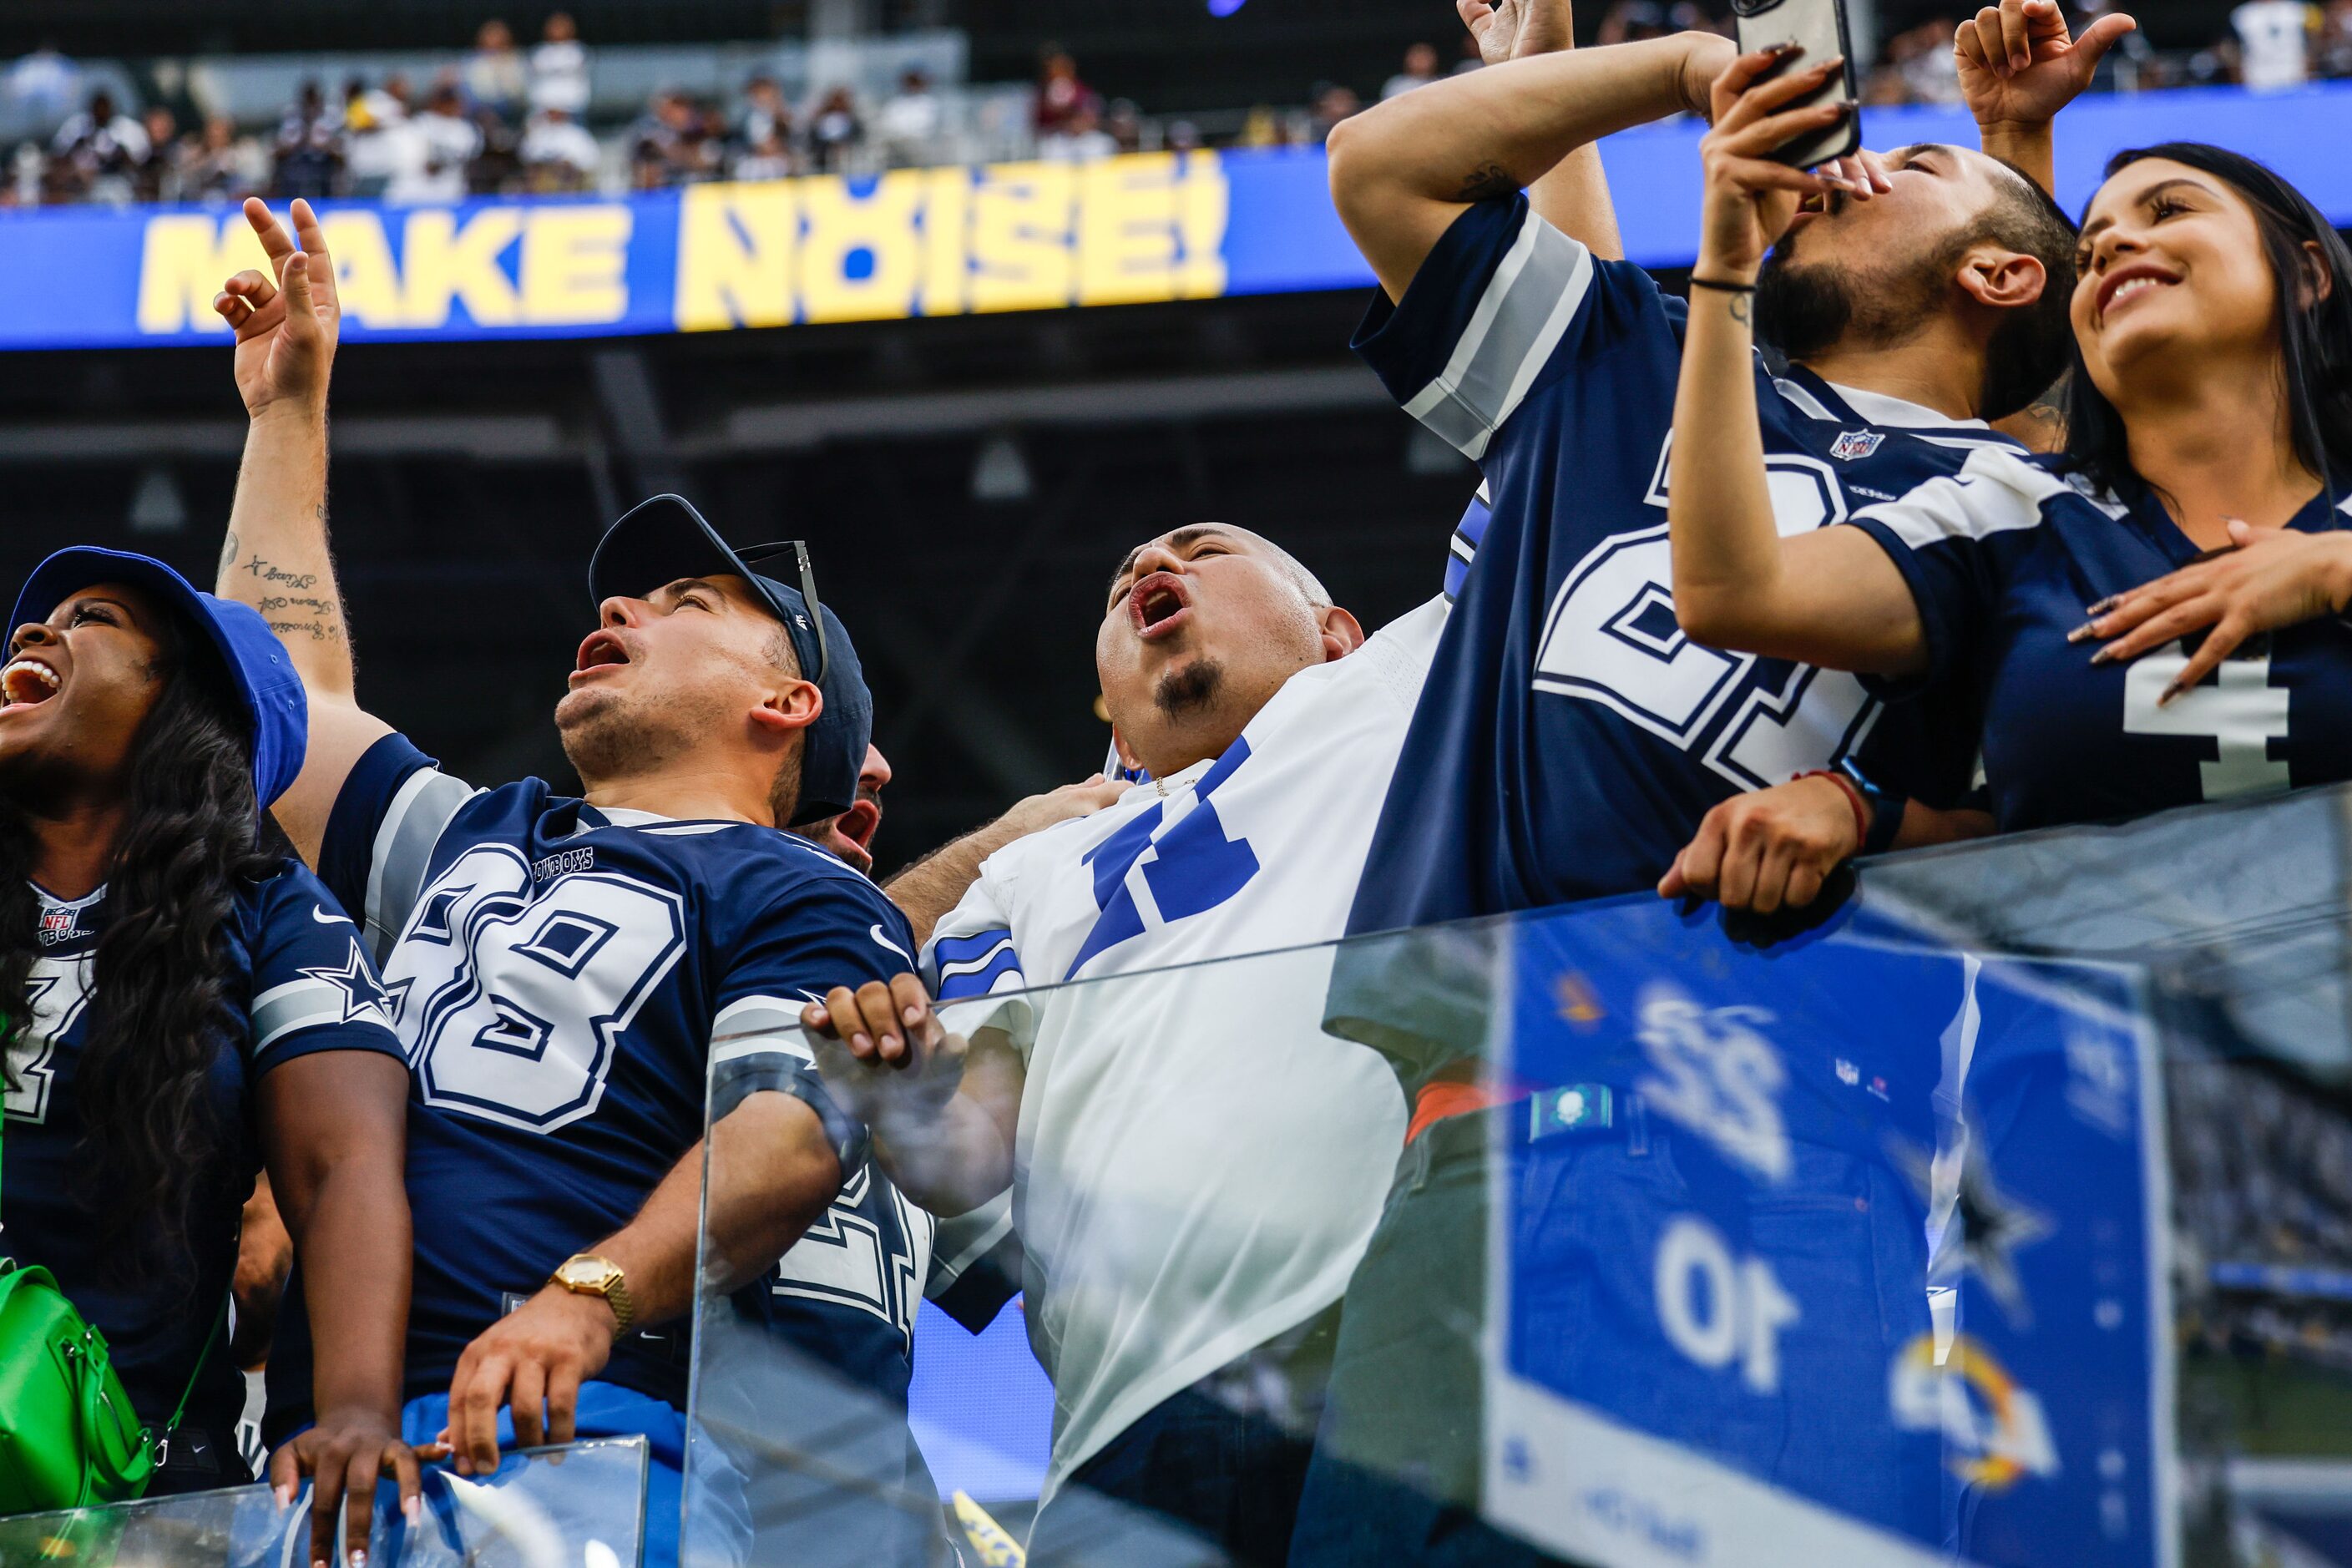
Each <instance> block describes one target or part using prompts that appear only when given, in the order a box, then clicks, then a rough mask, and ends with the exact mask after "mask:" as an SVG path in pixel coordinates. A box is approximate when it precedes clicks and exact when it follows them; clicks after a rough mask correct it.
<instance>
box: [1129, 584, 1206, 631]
mask: <svg viewBox="0 0 2352 1568" xmlns="http://www.w3.org/2000/svg"><path fill="white" fill-rule="evenodd" d="M1127 605H1128V611H1129V614H1130V615H1131V616H1134V617H1135V629H1136V631H1137V632H1138V633H1139V634H1140V635H1141V636H1142V637H1144V638H1145V640H1147V641H1149V640H1150V639H1151V638H1153V637H1165V636H1167V635H1169V634H1170V633H1171V632H1172V631H1174V630H1175V628H1176V627H1177V626H1180V625H1181V624H1182V621H1183V617H1184V615H1185V613H1186V612H1187V611H1188V610H1190V609H1191V608H1192V591H1191V590H1190V589H1188V588H1186V587H1185V586H1184V580H1183V579H1182V578H1181V577H1179V576H1177V575H1175V574H1173V573H1170V572H1154V573H1152V574H1150V576H1148V577H1146V578H1144V579H1143V580H1142V581H1140V582H1139V583H1137V584H1136V585H1135V586H1134V588H1133V589H1131V590H1130V591H1129V594H1128V595H1127Z"/></svg>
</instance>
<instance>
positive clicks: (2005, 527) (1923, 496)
mask: <svg viewBox="0 0 2352 1568" xmlns="http://www.w3.org/2000/svg"><path fill="white" fill-rule="evenodd" d="M2065 493H2067V490H2066V485H2065V484H2064V482H2063V481H2062V480H2060V479H2057V478H2056V477H2055V476H2054V475H2052V474H2050V473H2048V472H2047V471H2045V470H2043V469H2042V468H2035V467H2034V466H2033V465H2032V464H2030V463H2026V462H2022V461H2021V460H2019V459H2018V458H2016V457H2015V456H2014V455H2013V454H2011V453H2010V452H2008V451H2005V450H2003V449H2001V448H2000V447H1982V448H1979V450H1978V451H1976V452H1974V453H1971V454H1970V455H1969V460H1968V461H1967V463H1965V464H1964V465H1962V467H1961V468H1960V471H1959V473H1958V476H1952V475H1938V476H1937V477H1936V478H1935V479H1929V480H1927V482H1926V483H1924V484H1921V485H1918V486H1916V487H1915V488H1913V489H1911V490H1909V491H1907V492H1906V494H1905V495H1904V496H1903V498H1902V499H1901V500H1892V501H1882V502H1881V503H1879V504H1878V505H1876V506H1866V507H1864V508H1862V509H1861V510H1858V511H1856V512H1855V513H1854V514H1853V515H1854V517H1855V518H1856V519H1857V520H1859V519H1862V518H1869V519H1871V520H1873V521H1876V522H1879V523H1883V524H1884V525H1885V527H1887V528H1888V529H1890V530H1892V531H1894V534H1895V538H1897V539H1899V540H1901V541H1902V542H1904V543H1905V544H1906V545H1907V546H1909V547H1910V548H1911V549H1913V550H1924V549H1926V548H1927V546H1929V545H1931V544H1940V543H1944V542H1948V541H1952V540H1959V539H1967V540H1978V539H1985V538H1988V537H1990V536H1991V535H1993V534H1996V533H2007V532H2011V531H2014V530H2017V529H2021V528H2037V527H2039V526H2041V523H2042V503H2043V502H2044V501H2046V500H2051V499H2052V498H2053V497H2055V496H2060V495H2063V494H2065Z"/></svg>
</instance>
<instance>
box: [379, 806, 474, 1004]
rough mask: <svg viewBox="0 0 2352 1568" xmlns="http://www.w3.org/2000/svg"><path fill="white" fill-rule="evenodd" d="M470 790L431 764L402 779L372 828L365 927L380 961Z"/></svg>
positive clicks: (423, 887) (402, 923) (398, 930)
mask: <svg viewBox="0 0 2352 1568" xmlns="http://www.w3.org/2000/svg"><path fill="white" fill-rule="evenodd" d="M473 797H474V792H473V791H472V790H469V789H467V787H466V786H465V785H464V784H460V783H459V782H458V781H457V780H456V779H453V778H451V777H450V776H449V775H448V774H447V773H442V772H440V771H439V770H437V769H435V768H419V769H417V770H416V772H415V773H411V774H410V775H409V776H408V778H407V779H406V780H404V782H403V783H402V784H401V786H400V788H399V789H398V790H397V791H396V792H394V795H393V797H392V805H390V806H388V807H386V808H385V810H384V814H383V823H382V824H381V825H380V826H378V827H377V828H376V833H375V847H374V851H373V854H372V856H371V857H370V864H369V866H368V884H367V908H366V911H365V912H366V914H367V924H368V931H369V934H370V936H371V938H372V939H373V945H374V947H375V956H376V959H377V961H378V962H382V961H383V957H384V955H385V954H387V953H388V952H391V951H392V944H393V943H394V942H395V941H397V940H398V939H399V936H400V928H401V927H403V926H404V925H406V924H407V923H408V911H409V910H411V909H413V908H414V907H415V903H416V896H417V894H419V893H420V892H422V891H424V889H425V867H426V865H427V864H429V863H430V861H431V860H432V858H433V846H434V845H436V844H437V843H439V842H440V840H441V835H442V832H443V830H445V829H446V828H447V827H448V826H449V820H450V818H452V817H454V816H457V813H458V810H459V809H460V808H461V807H463V806H464V805H465V804H466V803H467V801H468V800H471V799H472V798H473Z"/></svg>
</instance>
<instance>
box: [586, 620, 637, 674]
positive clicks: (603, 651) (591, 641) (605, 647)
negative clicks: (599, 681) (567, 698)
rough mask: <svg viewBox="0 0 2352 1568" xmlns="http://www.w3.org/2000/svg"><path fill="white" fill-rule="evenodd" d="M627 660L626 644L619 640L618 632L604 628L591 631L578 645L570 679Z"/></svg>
mask: <svg viewBox="0 0 2352 1568" xmlns="http://www.w3.org/2000/svg"><path fill="white" fill-rule="evenodd" d="M628 662H629V649H628V645H627V644H625V643H624V642H623V641H622V640H621V637H620V634H619V633H617V632H614V631H611V630H606V629H600V630H597V631H593V632H590V633H589V634H588V639H587V640H586V641H585V642H583V643H582V644H581V645H580V658H579V662H578V663H577V664H576V665H574V666H573V668H572V679H574V680H577V679H580V678H581V677H582V676H583V675H587V674H590V673H592V672H593V671H595V670H599V669H605V668H611V667H613V666H614V665H625V664H627V663H628Z"/></svg>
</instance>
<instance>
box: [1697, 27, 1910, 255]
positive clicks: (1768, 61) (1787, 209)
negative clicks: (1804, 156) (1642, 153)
mask: <svg viewBox="0 0 2352 1568" xmlns="http://www.w3.org/2000/svg"><path fill="white" fill-rule="evenodd" d="M1788 54H1789V51H1788V50H1787V49H1786V48H1780V49H1763V50H1759V51H1758V52H1757V53H1755V54H1752V55H1742V56H1740V57H1739V58H1738V59H1735V60H1733V61H1732V62H1731V64H1730V65H1729V66H1727V67H1726V68H1724V71H1723V74H1722V75H1720V76H1718V77H1717V78H1716V79H1715V86H1714V88H1713V89H1712V93H1711V100H1712V106H1713V109H1714V111H1715V112H1714V115H1713V119H1714V121H1715V128H1714V129H1713V130H1711V131H1709V132H1707V133H1706V137H1705V138H1704V139H1702V140H1701V141H1700V142H1699V144H1698V149H1699V163H1700V165H1701V167H1702V168H1703V170H1704V171H1705V174H1706V195H1705V197H1704V202H1703V205H1702V206H1701V209H1700V220H1699V265H1698V267H1697V268H1696V275H1698V276H1703V277H1710V278H1716V279H1722V280H1725V281H1735V282H1746V281H1748V280H1750V279H1753V278H1754V277H1755V275H1756V270H1757V268H1759V267H1761V266H1762V265H1763V263H1764V253H1765V252H1766V251H1768V250H1769V249H1771V247H1772V242H1773V241H1775V240H1777V239H1779V238H1780V236H1781V235H1782V234H1783V233H1784V232H1785V231H1786V230H1787V229H1788V226H1789V225H1790V221H1791V220H1792V219H1794V217H1795V216H1796V213H1797V204H1798V203H1799V202H1800V201H1801V200H1803V199H1804V198H1806V197H1808V196H1822V197H1824V198H1826V197H1827V196H1828V195H1829V194H1830V193H1831V192H1832V191H1841V192H1843V193H1845V194H1846V195H1853V196H1856V197H1860V198H1864V199H1867V198H1868V196H1869V195H1871V193H1872V190H1873V184H1872V177H1871V176H1870V174H1868V173H1867V172H1865V173H1864V174H1854V173H1852V172H1850V167H1849V164H1848V163H1845V162H1843V161H1842V162H1841V163H1840V164H1839V165H1838V166H1835V167H1825V168H1824V169H1818V170H1804V169H1792V168H1790V166H1789V165H1788V164H1786V163H1774V162H1773V161H1772V156H1771V155H1772V153H1773V151H1774V150H1775V149H1777V148H1780V147H1781V146H1784V145H1786V144H1787V143H1788V142H1791V141H1794V140H1795V139H1796V138H1797V137H1800V136H1803V135H1806V134H1809V133H1811V132H1818V131H1822V130H1823V129H1825V128H1827V127H1829V126H1832V125H1834V124H1836V123H1837V121H1839V120H1840V119H1841V118H1842V117H1843V116H1844V115H1846V114H1849V113H1852V112H1853V110H1852V108H1851V107H1850V106H1849V105H1846V104H1842V103H1818V104H1811V105H1809V106H1807V107H1805V108H1802V109H1791V108H1790V107H1788V106H1789V105H1790V104H1791V103H1794V102H1795V101H1796V100H1799V99H1801V98H1804V97H1805V96H1807V95H1808V94H1810V93H1812V92H1814V91H1816V90H1818V89H1820V87H1821V85H1822V83H1823V82H1825V81H1827V80H1829V79H1830V78H1831V77H1832V75H1833V74H1835V72H1836V71H1837V70H1838V68H1839V67H1840V66H1841V65H1842V64H1843V60H1842V59H1841V58H1839V57H1837V56H1834V55H1832V57H1830V58H1828V59H1825V60H1819V61H1815V62H1814V63H1812V64H1811V65H1803V64H1792V65H1791V66H1790V68H1788V69H1787V70H1784V71H1782V72H1781V73H1780V75H1779V76H1776V77H1774V78H1772V79H1770V80H1769V81H1759V78H1761V77H1762V76H1763V75H1764V73H1765V72H1767V71H1769V70H1770V69H1771V68H1773V67H1774V66H1776V65H1779V64H1780V62H1781V61H1783V60H1784V59H1786V58H1788ZM1861 167H1863V168H1864V170H1865V171H1866V170H1867V167H1868V166H1867V165H1861Z"/></svg>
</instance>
